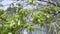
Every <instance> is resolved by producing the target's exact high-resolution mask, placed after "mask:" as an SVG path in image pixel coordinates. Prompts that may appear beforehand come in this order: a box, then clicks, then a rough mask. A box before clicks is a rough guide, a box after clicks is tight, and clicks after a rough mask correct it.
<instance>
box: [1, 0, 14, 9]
mask: <svg viewBox="0 0 60 34" xmlns="http://www.w3.org/2000/svg"><path fill="white" fill-rule="evenodd" d="M12 2H13V1H11V0H3V1H2V2H0V4H2V5H4V7H3V9H6V8H7V7H8V6H9V5H8V4H11V3H12ZM0 8H2V7H0Z"/></svg>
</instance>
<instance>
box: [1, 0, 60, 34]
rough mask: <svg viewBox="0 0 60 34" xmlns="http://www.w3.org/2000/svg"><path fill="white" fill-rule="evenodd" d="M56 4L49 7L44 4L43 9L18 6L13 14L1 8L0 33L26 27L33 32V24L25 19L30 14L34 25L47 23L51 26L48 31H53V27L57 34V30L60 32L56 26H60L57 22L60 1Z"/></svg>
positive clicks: (12, 32) (30, 2)
mask: <svg viewBox="0 0 60 34" xmlns="http://www.w3.org/2000/svg"><path fill="white" fill-rule="evenodd" d="M28 4H30V5H35V4H36V2H35V1H34V0H30V1H29V3H28ZM56 5H57V6H54V5H49V6H47V7H44V6H43V8H42V10H35V9H29V8H28V9H23V8H22V6H18V7H17V9H18V10H17V12H16V13H15V14H13V15H12V14H7V12H6V10H3V9H0V34H15V33H16V32H17V31H18V30H20V31H22V30H23V29H25V28H27V29H28V30H29V31H30V32H32V31H33V27H32V25H31V24H27V22H26V21H25V20H24V18H25V17H27V16H28V15H30V17H32V24H33V25H37V24H38V25H39V26H41V27H42V26H43V25H44V24H46V26H48V27H49V28H48V29H49V30H47V33H48V31H49V32H50V33H51V28H52V29H53V31H52V32H54V33H55V34H57V33H56V32H58V34H59V33H60V31H59V29H58V31H57V29H56V28H55V27H58V26H57V25H56V24H57V23H55V22H56V17H57V15H58V14H59V13H60V2H58V3H57V4H56ZM39 7H41V6H39ZM40 9H41V8H40ZM51 25H52V26H51ZM55 25H56V26H55ZM50 26H51V27H50ZM58 28H59V27H58ZM54 30H56V31H54Z"/></svg>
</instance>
